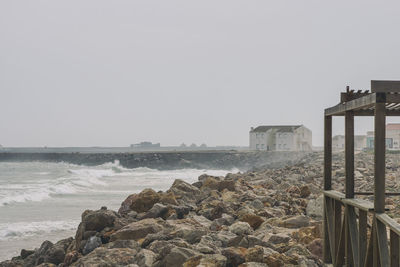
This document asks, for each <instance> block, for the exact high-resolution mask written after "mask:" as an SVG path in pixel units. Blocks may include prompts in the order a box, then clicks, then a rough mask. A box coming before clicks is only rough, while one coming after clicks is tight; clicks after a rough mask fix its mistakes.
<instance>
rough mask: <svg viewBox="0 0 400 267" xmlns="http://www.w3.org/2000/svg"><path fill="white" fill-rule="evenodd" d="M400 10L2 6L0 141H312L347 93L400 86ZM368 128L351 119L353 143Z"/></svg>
mask: <svg viewBox="0 0 400 267" xmlns="http://www.w3.org/2000/svg"><path fill="white" fill-rule="evenodd" d="M399 8H400V3H399V2H398V1H385V2H378V1H330V2H328V1H232V0H230V1H196V2H194V1H102V0H95V1H94V0H93V1H4V0H3V1H0V38H1V42H0V93H1V95H0V96H1V102H0V145H3V146H45V145H47V146H128V145H129V144H133V143H138V142H140V141H146V140H148V141H153V142H160V143H161V144H162V145H179V144H181V143H182V142H185V143H186V144H191V143H196V144H198V145H199V144H201V143H206V144H207V145H209V146H213V145H241V146H245V145H248V139H249V136H248V132H249V130H250V127H251V126H258V125H264V124H265V125H268V124H304V125H305V126H307V127H308V128H310V129H311V130H312V131H313V143H314V145H317V146H319V145H322V140H323V110H324V109H325V108H327V107H330V106H333V105H336V104H337V103H338V102H339V94H340V92H341V91H344V90H345V87H346V85H350V86H351V87H352V88H355V89H370V80H375V79H376V80H379V79H393V80H396V79H397V80H400V74H399V70H400V60H399V58H400V53H399V47H400V36H399V35H398V28H399V26H400V16H399V15H398V10H399ZM388 121H393V120H388ZM397 121H399V120H397ZM343 124H344V123H343V120H342V119H335V120H334V127H335V128H334V134H340V133H343ZM372 129H373V121H372V119H365V118H362V119H358V118H357V119H356V134H364V133H365V132H366V131H367V130H372Z"/></svg>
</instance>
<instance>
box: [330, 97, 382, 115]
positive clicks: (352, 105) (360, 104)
mask: <svg viewBox="0 0 400 267" xmlns="http://www.w3.org/2000/svg"><path fill="white" fill-rule="evenodd" d="M375 102H376V94H375V93H372V94H369V95H366V96H363V97H360V98H357V99H354V100H351V101H349V102H346V103H340V104H338V105H336V106H334V107H331V108H327V109H325V116H338V115H343V114H344V113H345V112H346V111H351V110H357V109H363V108H368V107H372V106H373V105H374V104H375Z"/></svg>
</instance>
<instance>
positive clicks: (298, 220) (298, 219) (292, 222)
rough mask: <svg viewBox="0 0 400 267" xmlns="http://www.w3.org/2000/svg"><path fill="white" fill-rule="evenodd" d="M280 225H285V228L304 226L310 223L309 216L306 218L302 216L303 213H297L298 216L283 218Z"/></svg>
mask: <svg viewBox="0 0 400 267" xmlns="http://www.w3.org/2000/svg"><path fill="white" fill-rule="evenodd" d="M280 225H281V226H283V227H286V228H300V227H306V226H309V225H310V218H308V217H307V216H304V215H298V216H295V217H291V218H288V219H286V220H283V221H282V222H281V224H280Z"/></svg>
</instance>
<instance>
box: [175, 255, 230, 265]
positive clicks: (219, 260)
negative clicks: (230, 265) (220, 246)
mask: <svg viewBox="0 0 400 267" xmlns="http://www.w3.org/2000/svg"><path fill="white" fill-rule="evenodd" d="M226 261H227V259H226V257H225V256H222V255H221V254H211V255H198V256H194V257H191V258H190V259H188V260H187V261H186V262H185V263H184V264H183V267H196V266H204V267H225V266H226Z"/></svg>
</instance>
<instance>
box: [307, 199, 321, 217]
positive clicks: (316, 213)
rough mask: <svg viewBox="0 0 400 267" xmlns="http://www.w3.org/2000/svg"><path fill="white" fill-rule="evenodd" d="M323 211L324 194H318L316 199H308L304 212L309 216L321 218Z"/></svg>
mask: <svg viewBox="0 0 400 267" xmlns="http://www.w3.org/2000/svg"><path fill="white" fill-rule="evenodd" d="M323 212H324V196H323V195H320V196H319V197H318V198H316V199H310V201H308V204H307V208H306V213H307V215H308V216H310V217H314V218H317V219H320V218H322V216H323Z"/></svg>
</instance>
